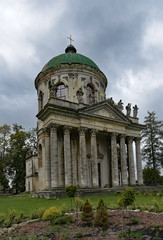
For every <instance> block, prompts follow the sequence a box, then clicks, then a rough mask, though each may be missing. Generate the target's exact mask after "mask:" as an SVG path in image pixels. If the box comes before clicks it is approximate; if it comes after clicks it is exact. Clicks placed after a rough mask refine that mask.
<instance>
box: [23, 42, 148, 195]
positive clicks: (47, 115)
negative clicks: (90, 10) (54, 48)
mask: <svg viewBox="0 0 163 240" xmlns="http://www.w3.org/2000/svg"><path fill="white" fill-rule="evenodd" d="M35 87H36V90H37V94H38V114H37V118H38V123H37V133H38V157H35V160H33V158H31V159H29V158H28V159H27V161H26V172H27V175H26V191H36V192H39V191H55V190H58V189H64V188H65V187H67V186H69V185H71V184H73V185H76V186H77V187H78V188H80V189H99V188H115V187H120V186H126V185H131V186H134V185H136V184H137V185H142V184H143V177H142V161H141V153H140V140H141V130H142V128H143V125H141V124H139V122H138V117H137V113H138V107H137V105H134V106H133V107H132V109H131V104H130V103H129V104H128V105H127V106H126V107H125V109H124V107H123V102H122V100H119V102H118V103H115V102H114V100H113V99H112V98H108V99H106V94H105V91H106V87H107V78H106V76H105V75H104V73H103V72H102V71H101V70H100V69H99V67H98V66H97V65H96V64H95V63H94V62H93V61H92V60H91V59H90V58H88V57H86V56H84V55H81V54H79V53H77V50H76V49H75V47H74V46H73V45H72V44H71V41H70V45H69V46H68V47H67V48H66V49H65V53H64V54H61V55H59V56H56V57H54V58H52V59H51V60H50V61H49V62H48V63H47V64H46V65H45V66H44V67H43V69H42V70H41V72H40V73H39V74H38V76H37V77H36V79H35ZM132 110H133V111H132ZM134 148H135V150H134ZM33 161H34V162H33ZM32 166H35V168H34V169H33V167H32ZM36 166H37V167H36ZM31 168H32V171H30V169H31Z"/></svg>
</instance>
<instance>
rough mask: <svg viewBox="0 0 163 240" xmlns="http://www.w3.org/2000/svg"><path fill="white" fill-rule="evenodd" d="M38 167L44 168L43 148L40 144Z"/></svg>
mask: <svg viewBox="0 0 163 240" xmlns="http://www.w3.org/2000/svg"><path fill="white" fill-rule="evenodd" d="M38 167H42V146H41V144H39V147H38Z"/></svg>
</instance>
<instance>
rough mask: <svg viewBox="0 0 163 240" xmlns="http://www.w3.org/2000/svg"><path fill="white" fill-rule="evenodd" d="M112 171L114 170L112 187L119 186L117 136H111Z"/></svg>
mask: <svg viewBox="0 0 163 240" xmlns="http://www.w3.org/2000/svg"><path fill="white" fill-rule="evenodd" d="M111 170H112V186H113V187H117V186H119V178H118V158H117V134H116V133H112V134H111Z"/></svg>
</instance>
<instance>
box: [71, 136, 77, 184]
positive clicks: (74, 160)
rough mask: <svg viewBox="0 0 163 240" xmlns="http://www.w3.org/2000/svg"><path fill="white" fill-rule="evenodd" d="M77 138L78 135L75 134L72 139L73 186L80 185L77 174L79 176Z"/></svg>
mask: <svg viewBox="0 0 163 240" xmlns="http://www.w3.org/2000/svg"><path fill="white" fill-rule="evenodd" d="M77 141H78V139H77V136H76V133H75V134H74V136H73V137H72V139H71V148H72V184H73V185H75V186H76V185H78V178H77V176H78V175H77V174H78V169H77V166H78V165H77V159H78V156H77Z"/></svg>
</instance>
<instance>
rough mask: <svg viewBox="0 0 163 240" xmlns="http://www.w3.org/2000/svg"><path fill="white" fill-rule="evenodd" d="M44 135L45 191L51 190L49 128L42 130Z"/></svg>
mask: <svg viewBox="0 0 163 240" xmlns="http://www.w3.org/2000/svg"><path fill="white" fill-rule="evenodd" d="M44 134H45V168H44V169H45V175H44V176H45V190H49V189H50V188H51V164H50V137H49V128H45V129H44Z"/></svg>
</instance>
